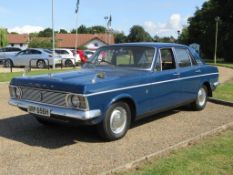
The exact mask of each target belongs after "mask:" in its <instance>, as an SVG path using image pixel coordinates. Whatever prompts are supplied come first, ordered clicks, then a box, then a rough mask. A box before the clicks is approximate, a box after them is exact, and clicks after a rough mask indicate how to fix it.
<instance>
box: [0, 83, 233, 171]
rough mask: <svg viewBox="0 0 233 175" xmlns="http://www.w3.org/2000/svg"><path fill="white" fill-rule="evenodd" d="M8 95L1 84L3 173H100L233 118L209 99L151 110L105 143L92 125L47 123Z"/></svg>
mask: <svg viewBox="0 0 233 175" xmlns="http://www.w3.org/2000/svg"><path fill="white" fill-rule="evenodd" d="M8 98H9V96H8V87H7V85H0V99H1V100H0V106H1V109H0V110H1V111H0V172H1V173H0V174H14V175H15V174H16V175H21V174H22V175H25V174H34V175H37V174H38V175H39V174H98V173H101V172H105V171H108V170H110V169H113V168H116V167H118V166H121V165H123V164H125V163H127V162H131V161H133V160H135V159H138V158H140V157H143V156H145V155H148V154H151V153H154V152H157V151H159V150H161V149H164V148H166V147H170V146H172V145H174V144H177V143H179V142H180V141H183V140H186V139H189V138H191V137H194V136H197V135H199V134H201V133H203V132H206V131H209V130H212V129H214V128H216V127H219V126H222V125H224V124H227V123H230V122H233V108H231V107H226V106H220V105H215V104H212V103H208V105H207V107H206V109H205V110H204V111H201V112H193V111H189V110H188V109H185V108H181V109H178V110H173V111H169V112H166V113H162V114H159V115H155V116H151V117H150V118H147V119H144V120H142V121H140V122H137V123H135V124H134V125H133V127H132V128H131V129H130V130H129V132H128V134H127V135H126V137H124V138H123V139H121V140H119V141H115V142H108V143H104V142H102V140H101V138H99V137H98V135H97V134H96V130H95V128H92V127H79V126H53V127H46V126H42V125H40V124H38V123H37V122H36V120H35V119H34V118H33V117H31V116H30V115H27V114H26V113H24V112H22V111H20V110H18V109H16V108H14V107H11V106H9V105H8V104H7V100H8Z"/></svg>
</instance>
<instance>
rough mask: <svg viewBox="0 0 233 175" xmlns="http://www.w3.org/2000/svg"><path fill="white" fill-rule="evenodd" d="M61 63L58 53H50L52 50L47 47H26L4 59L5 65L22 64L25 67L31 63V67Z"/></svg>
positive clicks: (43, 66)
mask: <svg viewBox="0 0 233 175" xmlns="http://www.w3.org/2000/svg"><path fill="white" fill-rule="evenodd" d="M54 62H55V65H56V64H61V57H60V56H59V55H56V54H55V56H54V58H53V55H52V51H50V50H48V49H26V50H23V51H21V52H19V53H17V54H15V55H13V56H11V57H9V58H7V60H6V61H5V66H6V67H10V66H17V67H18V66H24V67H27V66H29V65H30V64H31V66H32V67H37V68H40V69H42V68H45V67H47V66H48V65H49V66H52V65H53V64H54Z"/></svg>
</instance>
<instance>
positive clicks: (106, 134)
mask: <svg viewBox="0 0 233 175" xmlns="http://www.w3.org/2000/svg"><path fill="white" fill-rule="evenodd" d="M130 123H131V111H130V108H129V106H128V104H126V103H124V102H117V103H114V104H113V105H111V106H110V107H109V109H108V110H107V112H106V115H105V118H104V120H103V121H102V123H101V124H99V125H98V130H99V133H100V135H101V136H102V137H103V138H104V139H106V140H109V141H113V140H118V139H120V138H122V137H124V136H125V134H126V133H127V131H128V129H129V127H130Z"/></svg>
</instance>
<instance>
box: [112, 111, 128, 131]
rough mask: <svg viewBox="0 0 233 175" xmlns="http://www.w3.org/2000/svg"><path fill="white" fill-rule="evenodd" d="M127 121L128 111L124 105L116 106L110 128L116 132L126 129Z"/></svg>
mask: <svg viewBox="0 0 233 175" xmlns="http://www.w3.org/2000/svg"><path fill="white" fill-rule="evenodd" d="M126 123H127V112H126V110H125V109H124V108H122V107H116V108H115V109H114V110H113V111H112V114H111V117H110V128H111V130H112V132H113V133H114V134H120V133H122V132H123V131H124V129H125V127H126Z"/></svg>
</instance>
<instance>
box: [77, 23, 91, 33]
mask: <svg viewBox="0 0 233 175" xmlns="http://www.w3.org/2000/svg"><path fill="white" fill-rule="evenodd" d="M78 33H80V34H86V33H90V31H89V29H88V28H87V27H86V26H84V25H81V26H80V27H79V28H78Z"/></svg>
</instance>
